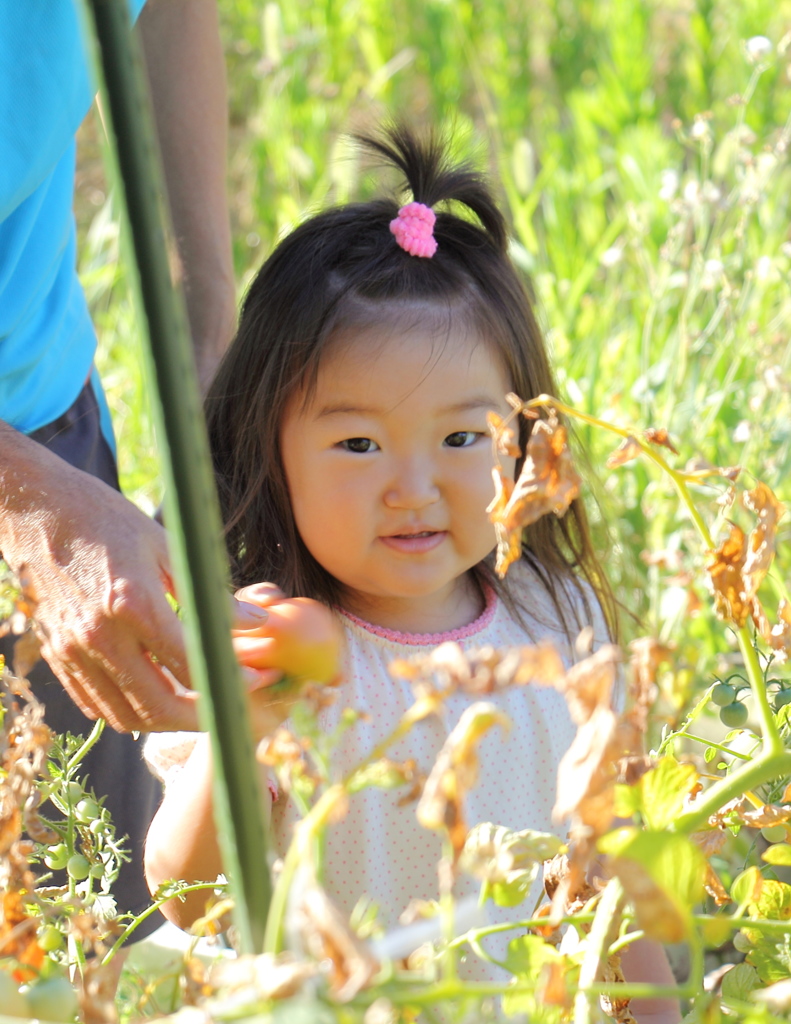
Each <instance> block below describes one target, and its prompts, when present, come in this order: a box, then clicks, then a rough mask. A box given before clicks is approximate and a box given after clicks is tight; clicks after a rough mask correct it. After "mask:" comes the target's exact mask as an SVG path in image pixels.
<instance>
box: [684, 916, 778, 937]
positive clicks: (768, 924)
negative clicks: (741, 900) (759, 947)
mask: <svg viewBox="0 0 791 1024" xmlns="http://www.w3.org/2000/svg"><path fill="white" fill-rule="evenodd" d="M693 920H694V921H695V923H696V924H699V925H704V924H708V923H710V922H713V921H714V922H716V923H717V924H722V923H723V921H727V922H728V926H729V927H730V928H731V929H732V930H733V931H735V932H737V931H739V930H740V929H741V928H755V929H756V931H763V932H773V931H779V932H782V933H783V934H785V933H786V932H787V931H788V921H787V920H785V921H772V920H770V919H769V918H763V917H757V918H755V919H753V918H751V917H742V916H741V914H739V915H738V916H737V917H729V916H728V915H727V914H695V916H694V917H693Z"/></svg>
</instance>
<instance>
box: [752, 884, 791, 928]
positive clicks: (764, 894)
mask: <svg viewBox="0 0 791 1024" xmlns="http://www.w3.org/2000/svg"><path fill="white" fill-rule="evenodd" d="M748 910H749V913H750V916H751V917H765V918H768V919H769V920H770V921H785V920H787V919H788V918H791V885H787V884H786V883H785V882H777V881H775V880H774V879H772V878H765V879H764V880H763V885H762V886H761V892H760V895H759V896H758V898H757V899H755V900H754V901H753V902H751V903H750V905H749V908H748Z"/></svg>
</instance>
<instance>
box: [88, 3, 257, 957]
mask: <svg viewBox="0 0 791 1024" xmlns="http://www.w3.org/2000/svg"><path fill="white" fill-rule="evenodd" d="M84 6H85V9H86V12H87V14H88V20H89V23H90V25H91V27H92V28H93V30H94V32H95V38H96V41H97V43H98V48H97V49H98V55H97V65H98V70H100V72H101V75H100V77H101V79H102V80H103V95H104V96H105V99H106V107H107V112H108V113H109V119H110V122H111V126H112V127H111V135H112V143H113V145H112V147H111V148H113V149H114V151H115V154H116V158H117V162H118V171H119V172H120V173H119V174H118V175H117V178H118V180H119V183H120V185H121V191H122V194H123V197H124V201H125V207H126V214H127V218H128V222H129V228H130V235H131V240H132V246H133V250H134V259H133V260H131V261H130V262H131V263H132V264H133V274H132V277H133V279H134V280H135V281H136V285H137V288H136V291H137V294H138V296H139V300H140V308H141V310H142V313H143V316H142V318H141V319H142V322H143V324H144V330H145V333H146V334H147V337H148V346H144V347H145V348H146V349H147V359H148V362H149V369H150V379H151V381H152V383H153V391H154V394H155V395H156V400H155V401H154V414H155V417H156V421H157V426H158V432H159V437H160V441H161V442H162V448H163V456H164V458H163V468H164V474H165V481H166V492H165V507H166V514H167V521H168V538H169V543H170V550H171V554H172V559H173V568H174V572H175V578H176V584H177V587H178V597H179V601H180V602H181V604H182V606H183V608H184V620H185V623H184V624H185V632H186V640H187V652H188V656H189V666H190V673H191V678H192V682H193V686H194V687H195V689H196V690H197V691H198V693H199V694H200V695H201V700H200V718H201V726H202V728H203V729H205V730H206V731H208V732H209V734H210V736H211V744H212V753H213V756H214V763H215V773H216V774H215V793H214V796H215V808H216V810H215V814H216V818H217V830H218V838H219V842H220V847H221V850H222V858H223V864H224V865H225V868H226V872H227V874H228V878H229V882H230V885H231V892H232V894H233V896H234V899H235V904H236V910H235V923H236V926H237V929H238V932H239V941H240V945H241V948H242V950H243V952H248V953H253V952H258V951H260V949H261V947H262V944H263V935H264V928H265V924H266V917H267V913H268V908H269V899H270V892H271V887H270V880H269V874H268V871H267V868H266V839H265V832H264V823H263V817H262V801H261V794H260V789H259V785H258V774H257V771H256V763H255V759H254V756H253V745H252V735H251V731H250V728H249V721H248V712H247V704H246V699H245V695H244V692H243V689H242V683H241V677H240V674H239V670H238V666H237V663H236V658H235V656H234V653H233V648H232V646H231V632H230V631H231V622H230V611H229V608H230V605H229V601H228V572H227V561H226V558H225V552H224V549H223V546H222V541H221V537H222V525H221V520H220V513H219V505H218V502H217V495H216V491H215V488H214V482H213V477H212V471H211V466H210V461H209V451H208V440H207V435H206V429H205V423H204V419H203V415H202V411H201V403H200V397H199V391H198V382H197V374H196V371H195V364H194V359H193V354H192V345H191V342H190V337H189V330H188V327H187V317H186V310H185V307H184V301H183V297H182V295H181V292H180V290H179V289H178V288H176V287H174V284H173V281H172V279H171V270H170V265H169V261H168V254H167V248H166V244H165V230H164V226H163V225H164V223H165V217H166V211H165V210H164V209H163V203H162V201H161V198H160V197H161V196H162V195H164V189H163V188H162V185H161V181H162V174H161V169H160V164H159V154H158V151H157V147H156V144H155V141H154V130H153V120H152V116H151V108H150V101H149V97H148V93H147V86H146V82H145V78H144V71H143V64H142V56H141V54H140V51H139V48H138V46H137V40H136V38H135V37H134V35H133V33H132V25H131V22H130V18H129V12H128V9H127V4H126V0H88V2H86V3H85V5H84ZM89 35H93V33H89Z"/></svg>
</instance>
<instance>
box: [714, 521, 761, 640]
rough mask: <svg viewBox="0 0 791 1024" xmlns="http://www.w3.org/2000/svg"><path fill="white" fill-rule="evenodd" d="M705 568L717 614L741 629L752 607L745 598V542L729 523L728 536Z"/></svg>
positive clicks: (742, 536)
mask: <svg viewBox="0 0 791 1024" xmlns="http://www.w3.org/2000/svg"><path fill="white" fill-rule="evenodd" d="M711 555H712V561H711V562H710V563H709V565H708V566H707V568H708V571H709V577H710V578H711V585H712V588H713V591H714V607H715V610H716V612H717V615H718V616H719V617H720V618H721V619H724V620H725V621H726V622H732V623H733V624H734V625H735V626H737V627H739V628H741V627H742V626H743V625H744V624H745V622H746V621H747V618H748V616H749V615H750V612H751V609H752V604H751V602H750V601H749V600H747V598H746V594H745V592H746V585H745V579H744V563H745V559H746V557H747V539H746V537H745V536H744V532H743V531H742V530H740V529H739V527H738V526H736V525H735V524H733V523H732V524H731V529H730V533H729V534H728V536H727V538H726V539H725V540H724V541H723V542H722V544H721V545H720V546H719V547H718V548H716V549H715V550H714V551H712V552H711Z"/></svg>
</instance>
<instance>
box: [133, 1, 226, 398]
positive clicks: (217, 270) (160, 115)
mask: <svg viewBox="0 0 791 1024" xmlns="http://www.w3.org/2000/svg"><path fill="white" fill-rule="evenodd" d="M138 25H139V27H140V35H141V39H142V43H143V50H144V53H145V58H146V65H147V68H148V77H149V82H150V85H151V94H152V98H153V102H154V114H155V118H156V126H157V133H158V135H159V143H160V149H161V151H162V162H163V166H164V171H165V184H166V187H167V192H168V199H169V203H170V210H171V215H172V220H173V227H174V232H175V240H176V246H177V249H178V256H179V260H180V264H181V271H182V281H183V285H184V292H185V296H186V301H187V312H188V315H189V322H190V328H191V331H192V338H193V343H194V345H195V356H196V362H197V366H198V376H199V379H200V382H201V386H202V388H203V390H204V391H205V389H206V387H207V386H208V384H209V382H210V380H211V377H212V376H213V373H214V370H215V368H216V365H217V362H218V361H219V359H220V357H221V356H222V354H223V352H224V351H225V348H226V347H227V344H228V342H229V340H230V338H231V335H232V333H233V329H234V322H235V317H236V302H235V292H234V278H233V261H232V255H231V232H230V225H229V220H228V209H227V199H226V188H225V173H226V156H227V141H228V139H227V137H228V129H227V123H228V114H227V90H226V78H225V62H224V56H223V51H222V44H221V41H220V33H219V24H218V17H217V7H216V2H215V0H148V3H147V4H146V5H145V7H144V8H143V10H142V12H141V14H140V19H139V21H138Z"/></svg>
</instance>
